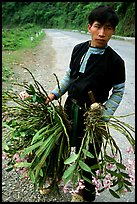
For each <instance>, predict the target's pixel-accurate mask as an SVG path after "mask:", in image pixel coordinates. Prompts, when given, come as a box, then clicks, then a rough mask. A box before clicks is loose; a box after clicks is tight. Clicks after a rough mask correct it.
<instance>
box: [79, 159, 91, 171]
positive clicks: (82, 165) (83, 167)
mask: <svg viewBox="0 0 137 204" xmlns="http://www.w3.org/2000/svg"><path fill="white" fill-rule="evenodd" d="M79 166H80V167H81V168H82V169H83V170H84V171H87V172H90V173H91V169H90V167H89V166H88V165H87V164H86V163H85V162H83V161H82V160H79Z"/></svg>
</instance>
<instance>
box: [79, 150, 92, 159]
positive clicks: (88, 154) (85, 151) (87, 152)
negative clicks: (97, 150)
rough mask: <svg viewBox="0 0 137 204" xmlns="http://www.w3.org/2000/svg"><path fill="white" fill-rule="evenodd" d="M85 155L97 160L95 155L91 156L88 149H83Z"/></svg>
mask: <svg viewBox="0 0 137 204" xmlns="http://www.w3.org/2000/svg"><path fill="white" fill-rule="evenodd" d="M82 151H83V153H84V154H85V155H86V156H87V157H90V158H95V157H94V155H93V154H91V153H90V152H89V151H88V150H86V149H82Z"/></svg>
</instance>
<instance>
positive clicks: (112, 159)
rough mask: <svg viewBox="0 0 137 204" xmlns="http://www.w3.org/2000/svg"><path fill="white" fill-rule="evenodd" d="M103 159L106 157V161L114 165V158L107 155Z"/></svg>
mask: <svg viewBox="0 0 137 204" xmlns="http://www.w3.org/2000/svg"><path fill="white" fill-rule="evenodd" d="M105 157H106V159H107V160H108V161H111V162H114V163H116V160H115V159H114V158H112V157H110V156H109V155H105Z"/></svg>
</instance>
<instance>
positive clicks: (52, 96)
mask: <svg viewBox="0 0 137 204" xmlns="http://www.w3.org/2000/svg"><path fill="white" fill-rule="evenodd" d="M55 97H56V96H55V95H54V94H53V93H50V94H49V95H48V97H47V98H46V101H45V103H46V104H48V103H49V102H50V101H53V100H54V99H55Z"/></svg>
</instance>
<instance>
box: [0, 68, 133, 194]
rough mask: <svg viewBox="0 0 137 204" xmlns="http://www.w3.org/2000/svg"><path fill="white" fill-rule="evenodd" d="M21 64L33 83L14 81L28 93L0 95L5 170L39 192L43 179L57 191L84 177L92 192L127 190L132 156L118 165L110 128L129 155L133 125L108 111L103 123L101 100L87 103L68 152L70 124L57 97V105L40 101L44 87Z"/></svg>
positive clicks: (75, 184)
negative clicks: (79, 136) (80, 131)
mask: <svg viewBox="0 0 137 204" xmlns="http://www.w3.org/2000/svg"><path fill="white" fill-rule="evenodd" d="M25 69H26V70H27V71H28V72H29V73H30V74H31V76H32V79H33V81H34V84H33V85H32V84H29V83H27V82H23V84H15V85H16V86H17V85H18V86H21V87H23V88H24V89H25V91H26V92H27V93H28V97H27V98H23V100H21V99H20V97H19V95H18V93H15V92H14V91H13V90H8V91H7V92H6V93H5V94H4V95H3V107H2V111H3V146H2V147H3V158H6V159H7V161H8V163H7V171H10V170H13V169H14V170H16V171H17V172H18V174H19V175H20V178H22V179H23V178H26V179H30V180H31V182H32V183H33V184H34V189H35V190H36V189H37V188H39V189H40V192H41V194H44V186H45V184H46V183H47V182H48V181H50V182H49V183H50V184H49V186H48V189H50V191H54V190H57V191H58V192H60V190H62V189H63V190H64V192H70V193H71V194H73V193H75V192H77V191H78V190H79V189H82V188H84V187H85V186H84V181H85V180H86V181H88V182H90V183H93V184H94V185H95V186H96V193H97V195H99V194H100V193H101V192H102V191H104V190H105V189H109V192H110V193H111V194H112V195H113V196H114V197H116V198H120V193H121V192H125V191H131V188H132V186H133V185H134V178H135V172H134V168H135V167H134V161H132V160H128V162H129V163H128V162H126V164H124V162H123V158H122V152H121V150H120V148H119V147H118V145H117V143H116V141H115V139H114V138H113V136H112V135H111V132H110V128H111V129H112V128H113V129H115V130H116V131H117V132H118V133H119V134H122V136H125V137H126V139H127V140H128V142H129V146H131V148H130V150H128V152H130V153H131V154H132V153H133V154H134V147H135V140H134V137H133V135H132V132H133V133H134V128H133V127H132V126H131V125H129V124H126V123H125V122H123V121H121V120H120V116H119V117H118V116H117V117H116V116H112V117H111V118H110V120H109V121H108V122H104V121H103V120H102V117H101V115H102V110H103V108H104V107H103V105H102V104H100V103H93V104H92V105H91V106H90V108H88V109H87V111H86V113H85V127H86V128H85V134H84V137H83V140H82V143H81V147H80V149H79V151H78V153H75V151H74V153H72V154H71V147H70V143H69V136H68V130H69V131H70V129H71V128H72V124H71V121H69V120H68V118H67V115H66V113H65V111H64V109H63V106H62V104H61V99H59V100H57V101H58V104H57V105H55V104H54V103H53V102H51V103H50V104H48V105H47V104H45V100H46V97H47V96H48V94H47V91H45V89H44V88H43V86H42V85H41V84H40V83H39V82H38V81H37V80H36V79H35V77H34V76H33V74H32V73H31V72H30V70H28V69H27V68H25ZM56 79H57V77H56ZM58 83H59V82H58V80H57V84H58ZM58 85H59V84H58ZM29 96H30V97H29ZM127 116H128V115H126V116H125V117H127ZM122 117H124V116H122ZM98 135H100V136H101V138H102V148H101V152H100V154H99V155H97V152H96V145H95V143H96V142H98ZM90 144H93V147H94V151H95V155H92V154H91V153H90V151H89V145H90ZM94 156H96V158H97V164H96V165H93V166H89V165H87V163H86V158H88V157H90V158H94ZM131 164H132V165H131ZM83 171H87V172H89V173H90V174H91V175H92V180H90V179H89V178H86V177H84V176H83ZM61 183H63V186H64V187H63V188H62V187H61ZM46 192H47V191H46Z"/></svg>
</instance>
